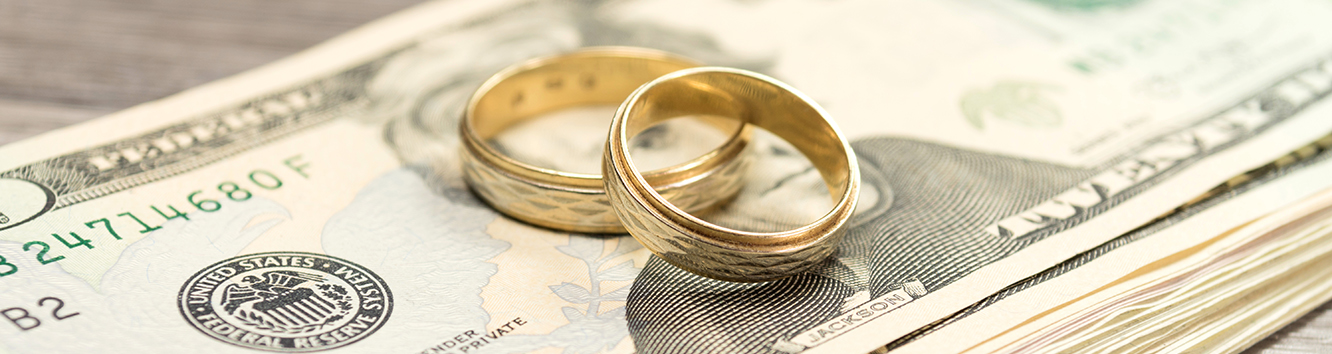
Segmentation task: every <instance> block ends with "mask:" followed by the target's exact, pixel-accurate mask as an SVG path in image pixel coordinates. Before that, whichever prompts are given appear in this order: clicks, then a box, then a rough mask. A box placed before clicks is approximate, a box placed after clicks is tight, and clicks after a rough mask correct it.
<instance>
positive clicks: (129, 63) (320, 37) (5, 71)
mask: <svg viewBox="0 0 1332 354" xmlns="http://www.w3.org/2000/svg"><path fill="white" fill-rule="evenodd" d="M418 2H420V0H281V1H268V0H225V1H198V0H3V1H0V145H2V144H5V143H9V142H13V141H17V140H20V139H23V138H26V137H29V136H32V135H35V134H38V133H41V132H44V131H48V130H51V129H55V128H59V127H63V126H66V125H71V124H75V123H78V122H82V121H85V120H88V119H92V118H96V117H99V116H102V115H105V114H107V113H111V112H115V111H118V110H122V109H125V108H128V107H130V106H133V105H136V104H139V103H143V102H147V101H152V100H155V99H159V98H162V97H166V96H168V95H171V94H173V93H176V92H180V91H182V90H184V89H187V88H190V87H193V86H198V85H201V84H204V83H207V82H209V81H213V80H216V79H220V78H223V77H226V76H230V75H232V74H236V73H239V72H242V71H245V70H246V69H250V68H253V67H256V66H259V65H262V64H264V63H268V62H271V61H274V60H277V59H280V58H282V57H285V56H288V55H291V54H294V53H296V52H298V51H300V50H301V49H305V48H307V47H310V46H312V45H315V44H317V43H319V42H322V41H324V40H326V39H329V38H332V37H333V36H336V35H338V34H340V33H342V32H346V31H348V30H350V29H352V28H355V27H357V26H359V25H361V24H364V23H366V22H369V21H370V20H373V19H376V18H379V17H383V16H384V15H387V14H390V13H392V12H394V11H397V10H401V9H404V8H407V7H409V6H411V5H413V4H416V3H418Z"/></svg>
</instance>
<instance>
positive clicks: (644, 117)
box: [602, 67, 860, 282]
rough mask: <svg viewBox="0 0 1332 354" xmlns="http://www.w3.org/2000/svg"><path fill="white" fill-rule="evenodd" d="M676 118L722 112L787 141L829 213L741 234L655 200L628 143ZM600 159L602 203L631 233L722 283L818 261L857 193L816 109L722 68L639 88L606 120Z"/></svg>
mask: <svg viewBox="0 0 1332 354" xmlns="http://www.w3.org/2000/svg"><path fill="white" fill-rule="evenodd" d="M684 115H710V116H722V117H730V118H732V119H736V120H738V121H742V122H745V123H748V124H750V125H753V126H757V127H760V128H764V129H767V130H768V131H770V132H772V133H773V134H775V135H777V136H778V137H781V138H782V139H785V140H786V141H787V142H790V143H791V145H792V146H794V147H795V148H796V149H797V150H799V151H800V152H801V153H803V154H804V155H805V157H807V158H808V159H809V160H810V162H811V163H813V165H814V168H815V169H817V170H818V171H819V173H820V174H821V175H822V176H823V180H824V183H825V184H826V185H827V187H828V190H829V192H830V193H831V195H832V199H833V202H834V203H835V204H834V206H833V209H832V210H831V211H829V212H828V213H827V214H825V215H823V216H822V217H821V218H819V219H818V220H816V221H814V222H813V223H810V224H807V225H804V226H802V227H799V228H796V229H793V230H786V231H780V232H748V231H740V230H735V229H731V228H727V227H723V226H719V225H716V224H713V223H710V222H707V221H704V220H702V219H699V218H697V217H695V216H693V215H690V212H689V211H688V210H685V209H682V208H680V207H679V205H676V204H673V203H672V202H671V201H670V200H669V199H667V198H662V195H661V194H660V193H657V192H656V191H654V190H653V189H651V188H648V186H649V184H648V180H647V179H645V178H644V176H643V174H641V173H640V172H639V171H638V169H637V168H636V167H634V164H633V160H632V159H631V158H630V156H629V144H628V141H629V138H632V137H633V136H634V135H635V134H638V133H639V132H641V131H643V130H644V129H647V128H648V127H651V126H652V125H654V124H657V123H660V122H662V121H664V120H667V119H671V118H673V117H677V116H684ZM602 164H603V165H602V175H603V176H605V183H606V190H607V191H608V193H610V197H611V203H612V204H611V205H612V207H613V208H614V209H615V212H616V214H618V215H619V216H620V221H621V222H623V223H624V225H625V227H626V228H627V229H628V230H629V233H630V234H632V235H633V236H634V238H636V239H638V241H639V242H640V243H642V244H643V245H644V246H646V247H647V248H648V249H650V250H651V251H652V252H653V253H655V254H656V255H657V256H659V257H661V258H662V259H664V260H666V261H667V262H669V263H671V264H673V265H675V266H677V267H680V268H683V269H685V270H688V271H690V272H693V273H695V274H699V275H702V276H706V277H710V278H714V279H720V280H726V281H737V282H760V281H771V280H777V279H781V278H784V277H788V276H792V275H796V274H800V273H803V272H805V271H807V270H810V269H811V268H813V267H815V266H817V265H818V264H819V263H821V262H823V261H824V260H826V259H827V258H828V257H829V256H831V255H832V254H833V253H834V252H835V251H836V249H837V245H838V244H839V243H840V242H841V238H842V235H843V234H844V229H845V228H846V224H847V220H848V219H850V217H851V213H852V212H853V211H854V210H855V207H856V199H857V195H858V193H859V189H860V171H859V169H858V168H857V165H856V157H855V154H854V152H852V150H851V145H850V144H849V143H847V141H846V139H845V138H844V136H843V135H842V134H841V132H840V131H839V130H838V129H837V126H836V124H834V123H833V121H832V120H830V119H829V118H828V115H827V114H826V113H824V111H823V109H822V108H820V107H819V106H818V105H817V104H815V103H814V102H813V101H812V100H810V99H809V98H808V97H806V96H804V95H803V94H801V93H799V92H798V91H796V90H795V89H793V88H791V87H789V86H787V85H786V84H784V83H781V82H779V81H777V80H775V79H773V78H770V77H767V76H763V75H761V74H757V73H753V72H749V71H744V70H739V69H731V68H718V67H700V68H691V69H684V70H681V71H677V72H674V73H671V74H668V75H665V76H662V77H660V78H657V79H656V80H653V81H652V82H649V83H647V84H644V85H643V86H641V87H639V88H638V89H637V90H635V91H634V92H633V93H632V94H630V96H629V98H627V99H626V100H625V101H624V103H623V104H621V105H620V108H619V110H618V111H617V112H616V113H615V119H614V120H612V121H611V130H610V136H609V138H608V140H607V142H606V150H605V155H604V156H603V157H602Z"/></svg>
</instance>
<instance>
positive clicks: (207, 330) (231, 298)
mask: <svg viewBox="0 0 1332 354" xmlns="http://www.w3.org/2000/svg"><path fill="white" fill-rule="evenodd" d="M178 302H179V304H180V313H181V314H182V315H184V316H185V320H186V321H188V322H189V323H190V324H192V325H194V327H195V328H198V329H199V331H202V332H203V333H204V334H207V335H209V336H212V337H213V338H217V339H218V340H220V341H223V342H227V343H231V344H235V345H239V346H242V347H247V348H254V349H263V350H271V351H279V352H313V351H320V350H327V349H333V348H338V347H341V346H345V345H348V344H351V343H355V342H356V341H358V340H361V339H362V338H365V337H366V336H369V335H370V334H371V333H374V332H375V330H377V329H379V327H380V326H383V325H384V321H386V320H388V317H389V313H390V312H392V310H393V295H392V294H391V293H390V292H389V288H388V286H386V285H385V284H384V280H382V279H379V276H377V275H375V274H374V273H371V272H370V271H369V270H367V269H365V268H364V267H361V266H359V265H356V264H355V263H352V262H348V261H346V260H343V259H339V258H336V257H330V256H325V255H321V254H314V253H304V252H272V253H258V254H251V255H245V256H240V257H235V258H231V259H228V260H225V261H222V262H219V263H217V264H213V265H212V266H209V267H208V268H205V269H204V270H201V271H199V273H197V274H195V275H194V276H193V277H191V278H190V280H189V281H187V282H185V285H184V286H182V287H181V288H180V296H179V298H178Z"/></svg>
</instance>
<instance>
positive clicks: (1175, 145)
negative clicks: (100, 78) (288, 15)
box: [0, 0, 1332, 353]
mask: <svg viewBox="0 0 1332 354" xmlns="http://www.w3.org/2000/svg"><path fill="white" fill-rule="evenodd" d="M1328 18H1332V3H1328V2H1326V1H1315V0H1275V1H1250V0H1232V1H1212V0H1177V1H1165V0H945V1H938V0H895V1H879V0H838V1H800V0H766V1H765V0H760V1H714V0H624V1H604V2H602V1H554V2H551V1H507V0H506V1H485V2H480V1H473V2H458V1H453V2H432V3H425V4H422V5H420V6H418V7H416V8H413V9H410V10H407V11H404V12H401V13H398V14H395V15H392V16H389V17H387V18H384V19H382V20H379V21H376V22H374V23H371V24H368V25H366V26H364V27H362V28H359V29H357V30H354V31H352V32H349V33H347V34H345V35H342V36H339V37H337V38H335V39H333V40H330V41H328V42H326V43H323V44H321V45H318V46H316V47H314V48H311V49H309V50H307V51H305V52H303V53H300V54H297V55H295V56H292V57H290V58H287V59H284V60H281V61H278V62H275V63H272V64H269V65H266V66H263V67H260V68H257V69H254V70H251V71H248V72H246V73H243V74H240V75H237V76H234V77H231V78H227V79H224V80H220V81H217V82H214V83H211V84H208V85H205V86H201V87H198V88H195V89H191V90H188V91H185V92H182V93H180V94H177V95H174V96H171V97H168V98H166V99H163V100H160V101H156V102H150V103H145V104H143V105H140V106H137V107H134V108H131V109H128V110H125V111H122V112H119V113H115V114H112V115H110V116H107V117H104V118H101V119H97V120H94V121H90V122H88V123H84V124H81V125H77V126H72V127H68V128H65V129H61V130H57V131H54V132H50V133H47V134H44V135H41V136H37V137H34V138H32V139H28V140H25V141H20V142H17V143H12V144H9V145H6V146H3V147H0V316H2V317H3V319H0V334H3V337H4V339H3V340H0V352H6V351H8V352H15V353H38V352H42V353H48V352H75V351H80V350H83V351H117V352H173V353H174V352H237V353H245V352H255V350H271V351H299V352H310V351H323V350H329V351H334V352H390V351H392V352H410V353H525V352H548V353H600V352H609V353H628V352H642V353H686V352H724V353H847V352H871V351H879V352H901V353H941V352H976V353H983V352H1004V353H1028V352H1067V353H1084V352H1236V351H1241V350H1244V349H1245V348H1248V347H1250V346H1251V345H1253V344H1254V343H1256V342H1258V341H1260V340H1262V339H1263V338H1266V337H1268V336H1269V335H1271V334H1272V333H1273V332H1275V331H1277V330H1278V329H1280V328H1282V327H1283V326H1285V325H1286V324H1288V323H1291V322H1292V321H1295V320H1296V319H1297V318H1299V317H1300V316H1301V315H1303V314H1304V313H1307V312H1308V311H1310V310H1313V309H1315V308H1317V307H1318V306H1319V305H1322V304H1324V303H1326V302H1327V301H1329V300H1330V299H1332V291H1329V288H1330V287H1332V271H1328V269H1329V266H1330V265H1332V264H1329V262H1330V261H1329V258H1328V257H1327V254H1328V253H1332V161H1329V157H1330V156H1332V152H1328V150H1329V148H1332V137H1329V133H1330V132H1332V118H1329V117H1332V106H1330V105H1329V104H1328V103H1326V102H1323V101H1322V100H1324V99H1328V96H1329V93H1332V25H1329V23H1328V21H1327V19H1328ZM588 46H640V47H650V48H656V49H660V50H664V51H669V52H673V53H678V54H681V55H684V56H688V57H691V58H694V59H697V60H699V61H701V62H704V63H707V64H713V65H722V66H730V67H738V68H743V69H748V70H753V71H757V72H761V73H764V74H767V75H771V76H773V77H775V78H778V79H780V80H782V81H784V82H787V83H789V84H790V85H791V86H793V87H795V88H797V89H799V90H801V91H803V92H804V93H806V94H807V95H808V96H809V97H810V98H812V99H813V100H815V101H817V102H818V103H819V104H820V105H822V106H823V107H824V108H826V110H827V112H828V113H829V114H830V115H831V116H832V119H833V120H835V121H836V122H837V124H839V125H840V127H841V129H842V130H843V132H844V133H845V134H846V135H847V136H848V138H849V139H851V141H852V146H853V148H854V149H855V151H856V154H857V156H858V159H859V161H860V164H861V166H860V168H861V174H862V189H863V192H862V195H861V196H860V201H861V202H860V206H859V207H858V209H857V211H856V214H855V216H854V217H853V219H852V221H851V223H850V229H849V230H848V233H847V236H846V238H845V239H844V241H843V243H842V245H841V246H840V248H839V250H838V253H837V254H836V255H835V256H834V258H833V259H832V260H830V261H828V262H827V263H826V264H824V265H822V266H820V267H819V268H818V269H817V270H816V271H813V272H809V273H806V274H802V275H798V276H794V277H790V278H786V279H783V280H778V281H773V282H766V283H731V282H724V281H718V280H711V279H707V278H702V277H699V276H696V275H693V274H691V273H688V272H686V271H683V270H680V269H678V268H675V267H673V266H671V265H670V264H667V263H665V262H664V261H662V260H661V259H658V258H655V257H653V256H652V255H651V253H650V252H649V251H647V250H646V249H643V248H642V246H641V245H639V244H638V243H637V242H636V241H634V239H633V238H631V237H629V236H628V235H583V234H571V233H563V232H555V231H551V230H548V229H543V228H539V227H535V226H531V225H527V224H524V223H522V222H518V221H515V220H512V219H509V218H506V217H504V216H501V215H500V214H498V213H497V212H495V211H494V210H493V209H491V208H490V207H489V206H487V205H486V204H485V203H483V202H481V201H480V200H479V199H477V197H476V196H475V195H473V193H472V192H471V191H469V190H468V188H467V186H466V184H465V183H464V182H463V180H462V172H461V170H460V164H459V157H458V148H459V145H458V132H457V128H456V127H457V124H458V118H459V114H460V110H461V109H462V107H463V106H464V105H465V104H466V101H467V99H468V97H469V96H470V95H471V94H472V92H473V91H474V90H475V89H476V88H477V87H478V86H479V85H480V84H481V82H482V81H484V80H485V79H486V78H487V77H488V76H490V75H491V74H493V73H495V72H496V71H497V70H499V69H501V68H503V67H506V66H509V65H511V64H513V63H515V62H518V61H521V60H525V59H529V58H533V57H538V56H544V55H550V54H554V53H563V52H568V51H572V50H575V49H577V48H581V47H588ZM613 109H614V107H609V108H605V109H591V110H584V111H575V112H566V113H567V114H560V116H558V117H549V119H544V120H538V121H535V122H532V123H531V125H530V126H525V127H516V128H515V129H513V131H512V132H510V133H506V134H509V135H507V136H501V137H499V138H498V139H496V140H495V141H494V142H493V144H495V145H496V146H497V147H500V148H502V149H504V151H508V152H510V153H511V154H512V155H513V156H516V157H519V158H522V159H524V160H525V161H528V162H531V163H534V164H541V165H545V166H550V167H559V168H561V169H566V170H571V171H579V170H582V171H586V172H595V171H597V170H598V166H599V165H600V160H599V159H600V156H601V154H602V151H601V148H602V146H603V145H604V144H605V131H606V128H605V124H606V122H608V121H609V119H610V114H611V112H613ZM706 132H707V130H706V129H702V130H700V129H698V128H697V127H694V126H691V125H689V124H687V121H686V122H675V123H670V124H666V125H663V126H660V127H657V128H653V129H649V130H647V131H645V132H644V133H643V134H642V135H640V136H639V137H637V138H635V140H634V142H633V143H634V146H635V148H634V149H635V150H634V154H635V155H634V156H635V159H636V160H635V161H636V162H639V163H641V164H646V165H652V164H659V165H660V166H668V165H670V164H671V163H675V162H679V161H685V160H688V159H689V158H692V157H694V156H696V155H697V154H699V153H702V152H704V151H707V150H708V149H710V148H711V147H712V146H709V144H716V143H718V142H720V140H721V139H724V138H725V137H724V136H710V135H708V134H707V133H706ZM714 135H715V134H714ZM751 148H752V153H753V154H754V156H755V163H754V167H753V171H751V172H750V175H749V176H748V177H747V180H746V185H745V189H744V190H743V191H742V192H741V194H740V195H739V196H737V197H736V198H735V199H734V200H733V201H731V202H730V203H729V204H727V205H725V206H723V207H721V208H719V209H718V210H716V211H715V212H714V213H712V214H709V215H706V216H704V217H705V218H706V219H708V220H711V221H714V222H717V223H719V224H723V225H731V226H735V227H740V228H747V229H753V230H767V229H780V228H783V227H787V226H789V225H799V224H803V223H805V222H808V221H809V220H812V219H814V218H818V217H819V216H820V215H821V214H822V213H824V212H826V211H827V210H828V208H830V207H831V202H830V201H829V200H828V198H827V189H826V187H825V186H824V185H823V182H822V180H821V178H820V176H819V175H818V173H817V172H816V171H814V170H813V169H811V168H810V163H809V161H808V160H806V159H805V158H804V157H803V156H802V155H800V154H799V153H798V152H796V151H795V150H793V149H792V148H791V147H790V146H789V145H786V144H784V143H782V142H781V141H780V140H779V139H775V138H772V137H770V136H767V135H764V134H757V138H756V142H755V144H754V145H753V146H752V147H751ZM640 157H641V159H640Z"/></svg>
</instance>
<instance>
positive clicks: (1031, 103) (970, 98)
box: [961, 81, 1064, 130]
mask: <svg viewBox="0 0 1332 354" xmlns="http://www.w3.org/2000/svg"><path fill="white" fill-rule="evenodd" d="M1055 89H1056V88H1055V87H1053V86H1050V85H1043V84H1036V83H1029V82H1017V81H1003V82H1000V83H998V84H995V85H994V87H991V88H990V89H988V90H971V91H968V92H967V93H966V94H964V95H962V102H961V108H962V114H963V115H965V116H966V117H967V122H969V123H971V125H972V126H975V127H976V129H981V130H984V129H985V117H986V116H990V117H993V118H994V119H999V120H1004V121H1008V122H1012V123H1017V124H1020V125H1024V126H1027V127H1036V128H1050V127H1057V126H1059V125H1060V124H1063V122H1064V117H1063V114H1062V113H1060V112H1059V106H1058V105H1056V104H1055V103H1054V102H1053V101H1050V100H1049V99H1048V98H1046V97H1045V95H1044V93H1045V92H1048V91H1050V90H1055Z"/></svg>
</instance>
